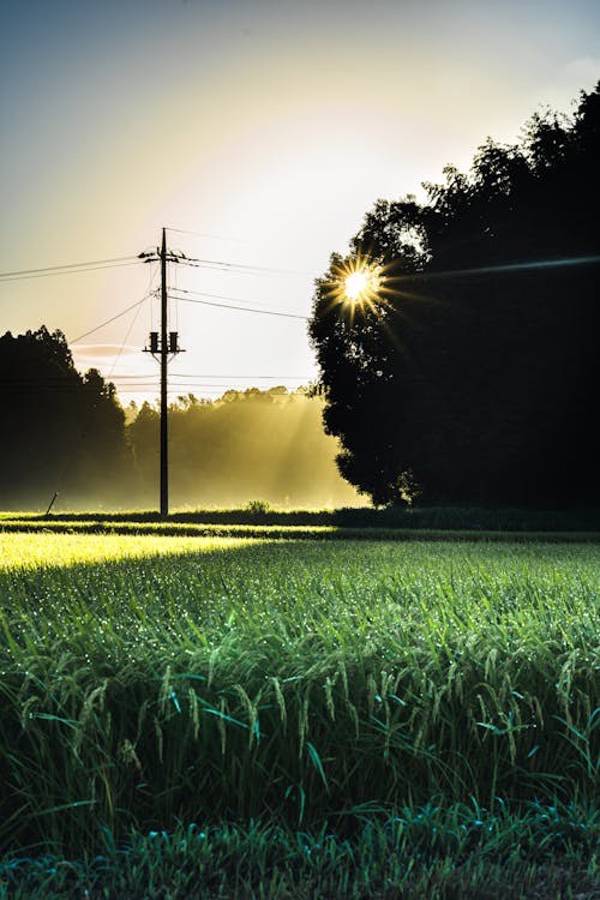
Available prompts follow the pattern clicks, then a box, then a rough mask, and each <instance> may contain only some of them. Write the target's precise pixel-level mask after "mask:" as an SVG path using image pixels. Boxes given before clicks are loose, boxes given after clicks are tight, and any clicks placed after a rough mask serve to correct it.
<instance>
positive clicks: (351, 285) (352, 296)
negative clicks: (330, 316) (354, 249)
mask: <svg viewBox="0 0 600 900" xmlns="http://www.w3.org/2000/svg"><path fill="white" fill-rule="evenodd" d="M329 290H330V294H331V298H332V301H333V303H335V304H339V305H341V306H343V307H345V308H346V309H347V310H348V311H349V312H350V315H351V317H352V318H353V316H354V312H355V311H358V310H363V311H365V310H367V309H368V310H372V311H374V312H379V310H380V308H381V306H382V304H385V299H384V296H383V294H384V291H385V275H384V274H383V266H382V265H381V264H380V263H379V262H377V261H375V260H372V259H370V258H369V257H367V256H363V255H361V254H358V255H356V256H353V257H350V258H348V259H345V260H344V261H343V262H342V263H340V264H339V265H338V266H337V267H336V268H335V269H334V271H333V278H332V280H331V281H330V283H329Z"/></svg>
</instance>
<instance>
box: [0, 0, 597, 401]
mask: <svg viewBox="0 0 600 900" xmlns="http://www.w3.org/2000/svg"><path fill="white" fill-rule="evenodd" d="M599 48H600V4H598V2H597V0H565V2H562V0H518V2H516V0H52V2H49V0H30V2H22V3H12V4H10V5H7V6H5V7H4V8H3V13H2V23H1V27H0V115H1V122H2V128H1V131H0V147H1V150H0V162H1V168H0V196H1V200H2V213H3V214H2V219H1V221H0V272H1V273H6V272H15V271H22V270H31V269H36V268H44V267H50V266H60V265H63V264H71V263H80V262H88V261H96V260H115V259H121V258H127V257H135V256H136V255H137V254H138V253H139V252H141V251H144V250H148V249H152V248H153V247H156V245H157V243H158V242H159V240H160V230H161V228H162V227H163V226H167V227H168V228H169V229H170V230H169V231H168V242H169V247H170V249H173V250H180V251H182V252H183V253H185V254H186V255H187V256H189V257H193V258H195V259H200V260H206V261H209V262H210V264H204V263H203V264H201V265H198V266H196V267H194V268H190V267H187V266H177V267H175V266H172V267H170V270H171V271H170V287H171V289H172V290H171V293H172V295H173V297H175V296H176V295H177V296H179V298H180V299H179V300H177V301H176V300H175V299H173V300H172V301H171V303H170V315H171V328H173V329H175V328H178V330H179V332H180V341H181V344H182V346H183V347H185V348H186V351H187V352H186V353H185V354H182V355H181V356H179V357H178V358H177V359H176V360H175V361H174V362H173V363H172V364H171V367H170V377H171V384H172V391H173V393H174V394H175V395H177V394H179V393H187V392H188V391H192V392H194V393H196V394H197V395H204V396H216V395H218V394H220V393H222V391H223V390H225V389H226V388H228V387H231V386H235V387H245V386H249V385H251V384H253V385H258V386H262V387H266V386H268V385H272V384H282V383H283V384H287V385H288V386H290V387H293V386H295V385H298V384H300V383H307V382H308V381H309V380H310V379H311V378H314V377H315V375H316V369H315V365H314V361H313V357H312V354H311V351H310V347H309V344H308V340H307V337H306V322H305V320H304V318H303V317H306V316H307V315H308V314H309V311H310V305H311V296H312V281H313V279H314V277H315V276H317V275H318V274H320V273H322V272H323V271H324V269H325V268H326V266H327V262H328V258H329V254H330V253H331V252H332V251H339V252H343V251H344V250H345V249H346V247H347V242H348V239H349V238H350V237H351V236H352V235H353V234H354V233H355V232H356V231H357V230H358V228H359V227H360V224H361V220H362V217H363V215H364V214H365V212H366V211H367V210H368V209H369V208H370V207H371V205H372V204H373V203H374V201H375V200H376V199H377V198H379V197H384V198H388V199H394V198H398V197H401V196H403V195H404V194H406V193H416V194H417V195H419V194H420V191H421V188H420V185H421V182H422V181H440V180H441V179H442V168H443V166H444V165H445V164H446V163H454V164H456V165H457V166H458V167H459V168H462V169H465V168H467V167H468V166H469V164H470V161H471V159H472V156H473V153H474V151H475V149H476V148H477V146H478V145H479V144H481V143H482V142H483V141H484V140H485V138H486V137H487V136H488V135H490V136H492V137H493V138H495V139H497V140H499V141H515V140H516V139H518V136H519V132H520V129H521V127H522V126H523V124H524V123H525V122H526V120H527V119H528V118H529V117H530V115H531V114H532V113H533V112H534V111H536V110H539V109H540V108H544V107H546V106H548V105H550V106H551V107H553V108H555V109H560V110H564V111H569V110H570V109H571V108H572V102H573V101H574V100H576V99H577V97H578V94H579V91H580V90H581V89H585V90H590V89H591V88H593V86H594V85H595V83H596V82H597V81H598V80H599V79H600V49H599ZM214 262H218V263H226V264H227V265H221V266H215V265H214ZM252 267H255V268H254V269H253V268H252ZM263 269H264V271H263ZM39 274H40V276H42V277H36V278H21V277H18V278H13V279H10V280H9V279H0V312H1V316H0V331H1V332H2V333H3V332H4V331H6V330H8V329H10V330H11V331H13V333H17V332H21V331H24V330H26V329H28V328H31V329H35V328H37V327H39V325H41V324H42V323H44V324H46V325H47V326H48V327H49V328H50V329H54V328H60V329H61V330H62V331H64V332H65V334H66V336H67V339H68V340H69V342H73V343H72V348H73V351H74V353H75V358H76V363H77V365H78V367H80V368H82V369H84V368H88V367H89V366H91V365H96V366H98V367H99V368H101V370H102V372H103V373H104V374H105V375H106V376H108V377H110V378H111V379H112V380H114V381H115V382H116V383H117V386H118V388H119V391H120V393H121V395H122V397H123V399H124V400H128V399H129V398H130V397H135V398H137V399H138V400H140V399H143V397H144V396H145V394H152V395H155V394H156V390H157V389H156V387H155V386H156V385H157V383H158V366H157V364H156V363H155V362H154V361H153V360H152V359H151V357H149V355H148V354H146V355H144V354H142V353H141V352H140V351H141V348H142V347H143V346H144V344H145V343H146V341H147V334H148V332H149V331H150V330H151V329H153V328H154V329H156V328H157V326H158V305H157V303H156V301H155V300H154V301H153V300H152V299H151V298H150V299H148V300H147V301H146V302H144V303H141V304H139V305H138V306H135V307H134V308H132V309H131V311H130V312H128V313H126V314H125V315H123V316H121V317H119V318H118V319H116V320H115V321H114V322H112V323H111V324H109V325H106V326H105V327H103V328H101V329H99V330H95V331H93V333H92V334H90V335H88V336H87V337H83V338H81V340H76V339H77V338H80V337H81V336H82V335H85V334H86V332H89V331H91V330H92V329H95V327H96V326H97V325H99V324H101V323H103V322H105V321H106V320H108V319H110V318H111V317H112V316H116V315H117V314H119V313H120V312H121V311H122V310H125V309H126V308H127V307H129V306H132V305H133V304H136V303H138V301H141V300H142V299H143V298H144V297H145V296H146V295H147V294H148V293H149V292H151V291H152V290H153V289H154V288H156V287H157V285H158V272H157V267H156V266H155V265H154V266H153V265H143V264H141V263H138V264H132V265H116V264H112V263H111V264H110V267H106V268H94V269H92V270H89V271H79V272H77V273H75V272H71V273H70V274H67V275H52V276H47V275H45V274H43V273H39ZM175 288H178V289H179V290H178V291H176V290H175ZM184 291H185V292H187V293H183V292H184ZM190 292H193V293H190ZM190 301H201V302H190ZM207 301H208V302H209V303H210V304H224V305H229V306H237V307H242V309H224V308H223V307H222V306H215V305H208V304H207ZM243 308H247V309H248V310H256V309H260V310H268V311H272V312H279V313H282V312H283V313H286V314H291V315H290V317H287V316H281V315H278V316H275V315H264V314H260V313H257V312H251V311H247V312H246V311H243ZM293 316H297V317H298V318H293Z"/></svg>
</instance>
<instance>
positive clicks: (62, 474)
mask: <svg viewBox="0 0 600 900" xmlns="http://www.w3.org/2000/svg"><path fill="white" fill-rule="evenodd" d="M0 385H1V388H2V390H1V394H0V397H1V399H0V403H1V414H2V435H3V437H2V442H1V444H0V503H1V504H2V505H3V506H12V505H19V506H24V505H28V504H30V503H31V504H33V505H35V506H38V507H39V506H45V507H47V506H48V504H49V503H50V501H51V499H52V496H53V494H54V492H55V491H62V490H65V491H66V493H67V494H69V493H70V494H71V496H72V495H73V494H76V493H78V492H81V491H82V489H84V488H85V489H86V490H87V491H88V492H91V491H93V489H94V487H95V486H97V485H98V484H102V486H103V493H104V496H105V498H106V500H107V501H108V502H109V503H110V501H111V500H113V501H114V499H115V496H116V495H118V492H119V489H122V486H123V482H124V479H125V477H126V476H129V478H131V471H130V464H131V452H130V450H129V447H128V444H127V441H126V438H125V417H124V414H123V411H122V409H121V407H120V406H119V403H118V401H117V398H116V392H115V388H114V385H112V384H110V383H106V382H105V381H104V379H103V378H102V376H101V375H100V373H99V372H98V371H97V370H96V369H90V370H89V371H88V372H86V373H85V375H83V376H82V375H80V374H79V373H78V372H77V370H76V369H75V367H74V365H73V358H72V356H71V351H70V350H69V348H68V345H67V342H66V340H65V337H64V335H63V334H62V332H60V331H54V332H53V333H50V332H49V331H48V330H47V329H46V328H45V327H44V326H42V327H41V328H39V329H38V330H37V331H28V332H26V333H25V334H20V335H17V336H16V337H13V335H12V334H11V333H10V332H6V334H4V335H3V336H2V337H0Z"/></svg>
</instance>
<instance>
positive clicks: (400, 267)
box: [310, 83, 600, 507]
mask: <svg viewBox="0 0 600 900" xmlns="http://www.w3.org/2000/svg"><path fill="white" fill-rule="evenodd" d="M599 161H600V83H599V84H598V85H597V87H596V88H595V90H593V91H591V92H590V93H585V92H582V93H581V95H580V98H579V102H578V105H577V108H576V110H575V112H574V113H573V114H572V115H570V116H567V115H562V114H558V113H556V112H553V111H546V112H543V113H536V114H535V115H534V116H533V117H532V118H531V120H530V121H529V122H528V123H527V125H526V126H525V128H524V130H523V132H522V138H521V140H520V141H519V142H518V143H517V144H514V145H501V144H498V143H496V142H494V141H493V140H491V139H488V140H487V141H486V142H485V143H484V144H482V146H480V148H479V149H478V151H477V153H476V155H475V157H474V159H473V163H472V166H471V169H470V171H469V172H468V173H462V172H459V171H458V170H457V169H456V168H455V167H453V166H447V167H446V168H445V170H444V176H445V181H444V182H443V183H442V184H433V183H427V184H424V185H423V188H424V191H425V200H424V201H418V200H417V199H416V198H415V197H414V196H411V195H409V196H406V197H404V198H403V199H400V200H397V201H387V200H379V201H377V202H376V203H375V205H374V207H373V208H372V209H371V210H370V211H369V212H368V213H367V215H366V217H365V219H364V222H363V225H362V227H361V229H360V231H359V232H358V234H357V235H356V236H355V238H354V239H353V240H352V242H351V245H350V252H349V253H348V255H347V256H346V257H343V256H341V255H339V254H334V255H332V257H331V261H330V267H329V269H328V271H327V272H326V273H325V274H324V276H323V277H322V278H321V279H319V280H318V282H317V286H316V291H315V295H314V303H313V312H312V319H311V322H310V335H311V340H312V344H313V347H314V350H315V353H316V356H317V360H318V363H319V366H320V370H321V384H322V390H323V394H324V396H325V400H326V405H325V410H324V421H325V427H326V430H327V432H328V433H329V434H331V435H334V436H336V437H337V438H338V439H339V440H340V442H341V451H340V453H339V454H338V457H337V461H338V466H339V469H340V472H341V473H342V474H343V475H344V477H345V478H346V479H347V480H348V482H350V483H351V484H353V485H355V487H356V488H357V489H358V490H359V491H361V492H363V493H364V494H366V495H368V496H370V497H371V498H372V500H373V501H374V502H375V503H376V504H390V503H392V504H393V503H407V502H408V503H411V502H412V503H414V502H416V503H422V504H439V503H456V502H458V503H471V504H483V505H486V504H487V505H495V506H503V505H504V506H506V505H518V506H525V507H527V506H529V507H543V506H552V507H564V506H574V505H579V506H581V505H590V504H591V505H594V504H595V505H598V504H599V503H600V467H599V466H598V452H597V438H596V421H595V420H596V417H597V410H598V400H599V396H598V386H599V365H600V354H599V353H598V339H599V330H598V325H599V319H600V315H599V314H600V298H599V291H598V287H599V273H600V267H599V260H600V256H599V254H600V216H599V215H598V210H599V201H600V180H599V177H598V175H599ZM356 270H358V271H361V270H363V272H364V273H365V274H366V276H368V278H369V279H370V288H369V290H366V291H364V292H363V294H362V295H358V296H355V299H354V300H352V299H350V298H349V297H348V296H347V294H346V293H345V291H344V280H345V278H346V277H347V275H348V273H351V272H353V271H356Z"/></svg>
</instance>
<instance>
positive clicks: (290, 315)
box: [176, 288, 309, 322]
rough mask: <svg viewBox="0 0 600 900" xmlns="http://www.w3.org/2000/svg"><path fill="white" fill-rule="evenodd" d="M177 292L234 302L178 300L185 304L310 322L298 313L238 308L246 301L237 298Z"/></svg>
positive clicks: (183, 291)
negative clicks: (196, 304) (239, 304)
mask: <svg viewBox="0 0 600 900" xmlns="http://www.w3.org/2000/svg"><path fill="white" fill-rule="evenodd" d="M176 290H177V292H178V293H183V294H194V295H195V296H200V297H217V298H218V299H221V300H232V301H233V302H232V303H217V302H216V301H215V300H198V299H195V298H194V297H189V296H187V297H178V298H176V299H178V300H182V301H183V302H186V303H199V304H201V305H203V306H216V307H219V309H232V310H236V311H237V312H249V313H259V314H260V315H263V316H280V317H281V318H285V319H300V320H302V321H303V322H308V320H309V317H308V316H300V315H298V314H297V313H290V312H279V311H278V310H274V309H258V308H257V307H252V306H237V305H236V304H238V303H243V302H244V301H242V300H238V299H236V298H235V297H224V296H221V295H219V294H207V293H204V292H202V291H188V290H184V289H183V288H176Z"/></svg>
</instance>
